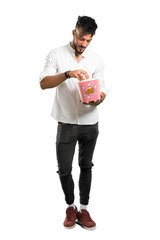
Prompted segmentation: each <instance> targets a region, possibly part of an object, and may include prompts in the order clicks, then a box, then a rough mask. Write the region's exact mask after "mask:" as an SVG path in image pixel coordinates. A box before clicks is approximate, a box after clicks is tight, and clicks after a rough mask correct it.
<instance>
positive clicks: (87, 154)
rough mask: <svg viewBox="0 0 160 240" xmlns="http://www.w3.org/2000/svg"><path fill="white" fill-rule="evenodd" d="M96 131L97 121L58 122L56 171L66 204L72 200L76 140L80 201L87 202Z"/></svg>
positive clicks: (85, 203)
mask: <svg viewBox="0 0 160 240" xmlns="http://www.w3.org/2000/svg"><path fill="white" fill-rule="evenodd" d="M98 133H99V131H98V123H96V124H94V125H76V124H66V123H60V122H59V123H58V129H57V140H56V152H57V161H58V170H59V171H58V173H59V177H60V181H61V185H62V189H63V191H64V195H65V200H66V203H67V204H72V203H73V202H74V181H73V178H72V174H71V172H72V162H73V156H74V152H75V146H76V143H77V141H78V144H79V156H78V163H79V167H80V176H79V191H80V203H81V204H84V205H87V204H88V202H89V194H90V187H91V179H92V166H93V163H92V157H93V152H94V148H95V145H96V140H97V137H98Z"/></svg>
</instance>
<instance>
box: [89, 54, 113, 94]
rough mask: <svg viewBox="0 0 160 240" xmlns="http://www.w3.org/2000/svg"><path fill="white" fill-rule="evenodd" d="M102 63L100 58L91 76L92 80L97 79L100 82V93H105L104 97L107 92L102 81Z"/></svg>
mask: <svg viewBox="0 0 160 240" xmlns="http://www.w3.org/2000/svg"><path fill="white" fill-rule="evenodd" d="M104 68H105V66H104V62H103V60H102V59H101V58H100V59H99V61H98V64H97V68H96V70H95V72H94V74H93V78H98V79H99V82H100V91H101V92H103V93H105V94H106V96H107V95H108V92H109V90H108V89H106V87H105V81H104Z"/></svg>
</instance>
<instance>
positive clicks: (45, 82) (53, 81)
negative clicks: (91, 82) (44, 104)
mask: <svg viewBox="0 0 160 240" xmlns="http://www.w3.org/2000/svg"><path fill="white" fill-rule="evenodd" d="M68 77H69V78H78V79H79V80H84V79H85V78H86V79H88V78H89V75H88V73H87V72H85V71H83V70H81V69H80V70H75V71H69V76H68ZM66 79H67V78H66V76H65V73H60V74H57V75H54V76H46V77H45V78H43V79H42V81H41V82H40V86H41V88H42V89H43V90H44V89H47V88H54V87H57V86H58V85H59V84H61V83H62V82H64V81H65V80H66Z"/></svg>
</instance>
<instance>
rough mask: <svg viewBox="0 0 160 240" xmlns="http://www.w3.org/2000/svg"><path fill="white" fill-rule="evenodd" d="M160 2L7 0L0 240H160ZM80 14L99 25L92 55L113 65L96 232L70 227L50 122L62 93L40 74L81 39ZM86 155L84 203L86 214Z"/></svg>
mask: <svg viewBox="0 0 160 240" xmlns="http://www.w3.org/2000/svg"><path fill="white" fill-rule="evenodd" d="M158 2H159V1H156V0H152V1H149V0H146V1H142V0H134V1H130V0H126V1H125V0H122V1H118V0H108V1H107V0H106V1H101V0H99V1H86V0H85V1H84V0H81V1H73V0H68V1H61V0H59V1H53V0H45V1H44V0H43V1H41V0H32V1H31V0H28V1H20V0H14V1H11V0H10V1H7V0H6V1H1V6H0V24H1V38H0V41H1V44H0V61H1V62H0V82H1V83H0V113H1V117H0V120H1V121H0V122H1V124H0V138H1V151H0V155H1V156H0V161H1V162H0V195H1V196H0V239H2V240H5V239H7V240H10V239H17V240H19V239H23V240H25V239H27V240H28V239H30V240H32V239H34V240H36V239H37V240H46V239H47V240H51V239H55V237H56V236H58V238H59V239H62V238H65V239H82V238H83V239H88V238H91V239H97V238H98V237H100V234H101V236H103V237H102V239H104V238H105V239H108V240H112V239H113V240H117V239H123V240H128V239H129V240H132V239H134V240H135V239H138V240H142V239H154V240H159V239H160V231H159V230H160V205H159V203H160V192H159V190H160V186H159V183H160V176H159V172H160V168H159V161H160V150H159V143H160V115H159V109H160V107H159V103H160V94H159V91H160V90H159V87H160V83H159V82H160V73H159V70H160V14H159V13H160V8H159V6H158ZM78 15H80V16H82V15H88V16H91V17H93V18H95V19H96V21H97V23H98V26H99V28H98V30H97V33H96V36H95V37H94V40H93V42H92V43H91V46H90V47H91V48H92V49H93V50H94V51H96V52H97V53H99V54H100V55H101V56H102V57H103V59H104V61H105V65H106V70H105V76H106V87H107V88H108V89H109V95H108V97H107V98H106V100H105V102H104V103H103V104H102V105H101V106H99V113H100V135H99V139H98V143H97V148H96V151H95V155H94V164H95V166H94V168H93V184H92V190H91V199H90V205H89V211H90V212H91V216H92V217H93V219H94V220H95V221H96V223H97V229H96V230H95V231H93V232H90V231H86V230H84V229H82V228H81V227H80V226H76V228H74V229H73V230H65V229H64V228H63V225H62V223H63V221H64V217H65V209H66V204H65V201H64V196H63V193H62V190H61V187H60V182H59V179H58V175H57V173H56V171H57V163H56V153H55V139H56V128H57V124H56V121H54V119H52V118H51V117H50V112H51V108H52V104H53V100H54V94H55V90H54V89H50V90H44V91H42V90H41V89H40V87H39V74H40V72H41V71H42V70H43V66H44V60H45V57H46V55H47V54H48V53H49V51H50V50H51V49H53V48H55V47H57V46H61V45H64V44H67V43H68V42H69V41H71V40H72V29H74V26H75V23H76V21H77V17H78ZM78 174H79V169H78V164H77V149H76V154H75V158H74V165H73V176H74V179H75V195H76V200H75V203H76V205H77V206H78V207H79V196H78Z"/></svg>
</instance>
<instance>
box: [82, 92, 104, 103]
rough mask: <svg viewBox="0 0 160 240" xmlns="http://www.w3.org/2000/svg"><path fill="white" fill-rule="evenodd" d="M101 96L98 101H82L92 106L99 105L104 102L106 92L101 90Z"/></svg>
mask: <svg viewBox="0 0 160 240" xmlns="http://www.w3.org/2000/svg"><path fill="white" fill-rule="evenodd" d="M100 97H101V99H100V100H97V101H92V102H81V103H82V104H85V105H91V106H98V105H99V104H100V103H102V102H103V101H104V99H105V97H106V94H105V93H103V92H101V93H100Z"/></svg>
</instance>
